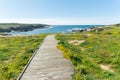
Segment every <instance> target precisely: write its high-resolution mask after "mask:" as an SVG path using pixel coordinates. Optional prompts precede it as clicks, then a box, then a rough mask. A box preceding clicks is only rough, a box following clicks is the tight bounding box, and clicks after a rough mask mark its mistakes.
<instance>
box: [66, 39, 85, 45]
mask: <svg viewBox="0 0 120 80" xmlns="http://www.w3.org/2000/svg"><path fill="white" fill-rule="evenodd" d="M83 42H85V40H70V41H69V42H68V43H69V44H73V45H79V44H81V43H83Z"/></svg>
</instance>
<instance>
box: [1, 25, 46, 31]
mask: <svg viewBox="0 0 120 80" xmlns="http://www.w3.org/2000/svg"><path fill="white" fill-rule="evenodd" d="M46 27H48V25H46V24H18V23H0V32H2V33H3V32H12V31H32V30H34V29H39V28H46Z"/></svg>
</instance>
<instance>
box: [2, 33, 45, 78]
mask: <svg viewBox="0 0 120 80" xmlns="http://www.w3.org/2000/svg"><path fill="white" fill-rule="evenodd" d="M44 38H45V35H35V36H19V37H0V80H16V79H17V77H18V75H19V74H20V72H21V71H22V70H23V68H24V67H25V65H26V63H27V62H28V60H29V59H30V57H31V56H32V54H33V53H34V51H35V49H36V48H37V47H38V45H39V44H40V43H41V42H42V40H43V39H44Z"/></svg>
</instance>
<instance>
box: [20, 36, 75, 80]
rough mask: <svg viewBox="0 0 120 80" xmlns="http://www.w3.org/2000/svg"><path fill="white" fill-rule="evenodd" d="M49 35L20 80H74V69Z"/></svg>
mask: <svg viewBox="0 0 120 80" xmlns="http://www.w3.org/2000/svg"><path fill="white" fill-rule="evenodd" d="M57 42H58V41H57V40H56V39H55V35H48V36H47V37H46V38H45V40H44V42H43V43H42V45H41V47H40V48H39V49H38V51H37V53H36V55H35V56H34V57H33V59H32V61H31V62H30V64H29V66H28V67H27V69H26V70H25V72H24V73H23V75H22V76H21V78H20V79H19V80H72V76H71V75H72V74H73V67H72V64H71V63H70V61H69V60H67V59H65V58H63V56H62V52H61V51H60V50H59V49H57Z"/></svg>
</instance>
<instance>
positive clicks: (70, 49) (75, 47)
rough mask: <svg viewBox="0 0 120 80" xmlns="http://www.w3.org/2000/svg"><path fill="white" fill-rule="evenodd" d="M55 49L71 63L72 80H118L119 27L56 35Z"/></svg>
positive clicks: (119, 76)
mask: <svg viewBox="0 0 120 80" xmlns="http://www.w3.org/2000/svg"><path fill="white" fill-rule="evenodd" d="M56 38H57V39H58V40H60V42H59V44H58V48H59V49H61V50H62V51H63V56H64V57H65V58H67V59H70V60H71V62H72V64H73V66H74V71H75V72H74V75H73V79H74V80H119V79H120V75H119V74H120V27H119V26H116V25H114V26H108V27H103V29H102V30H99V28H97V29H95V30H93V31H90V32H84V33H79V34H72V35H57V36H56Z"/></svg>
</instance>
